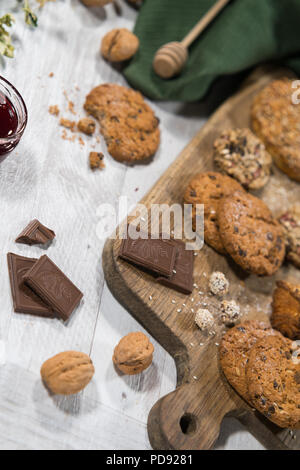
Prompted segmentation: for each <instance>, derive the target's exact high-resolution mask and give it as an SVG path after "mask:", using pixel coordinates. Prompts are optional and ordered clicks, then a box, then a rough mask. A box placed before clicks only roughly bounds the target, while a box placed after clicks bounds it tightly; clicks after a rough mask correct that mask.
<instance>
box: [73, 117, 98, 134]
mask: <svg viewBox="0 0 300 470" xmlns="http://www.w3.org/2000/svg"><path fill="white" fill-rule="evenodd" d="M77 127H78V129H79V130H80V132H83V134H86V135H93V134H94V132H95V130H96V123H95V121H94V120H93V119H90V118H83V119H80V121H78V123H77Z"/></svg>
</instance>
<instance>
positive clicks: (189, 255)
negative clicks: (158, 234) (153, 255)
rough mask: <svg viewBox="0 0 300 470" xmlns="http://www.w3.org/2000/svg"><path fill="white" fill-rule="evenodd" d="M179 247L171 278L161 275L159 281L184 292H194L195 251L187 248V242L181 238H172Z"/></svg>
mask: <svg viewBox="0 0 300 470" xmlns="http://www.w3.org/2000/svg"><path fill="white" fill-rule="evenodd" d="M171 242H172V243H173V244H174V246H175V247H176V249H177V257H176V261H175V268H174V270H173V274H172V276H171V277H170V278H166V277H159V278H158V279H157V282H159V283H160V284H163V285H164V286H166V287H169V288H170V289H174V290H177V291H178V292H181V293H182V294H191V293H192V292H193V272H194V251H193V250H186V248H185V243H184V242H182V241H180V240H174V239H173V240H171Z"/></svg>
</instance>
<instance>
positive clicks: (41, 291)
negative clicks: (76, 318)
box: [24, 255, 83, 321]
mask: <svg viewBox="0 0 300 470" xmlns="http://www.w3.org/2000/svg"><path fill="white" fill-rule="evenodd" d="M24 281H25V283H26V284H27V285H28V286H29V287H30V288H31V289H33V290H34V291H35V292H36V293H37V294H38V295H39V296H40V297H41V298H42V299H43V300H45V302H47V304H48V305H50V306H51V307H52V308H53V310H55V312H57V313H58V315H59V316H60V317H61V318H62V319H63V320H64V321H66V320H68V319H69V318H70V316H71V314H72V312H73V311H74V309H75V308H76V307H77V305H78V304H79V302H80V301H81V299H82V297H83V294H82V292H80V290H79V289H78V288H77V287H76V286H75V285H74V284H73V283H72V282H71V281H70V279H69V278H68V277H67V276H66V275H65V274H64V273H63V272H62V271H61V270H60V269H59V268H58V267H57V266H56V264H54V263H53V261H51V260H50V259H49V258H48V256H46V255H44V256H42V257H41V258H40V259H39V260H38V261H37V262H36V263H35V264H34V266H33V267H32V268H31V269H30V271H28V272H27V273H26V274H25V276H24Z"/></svg>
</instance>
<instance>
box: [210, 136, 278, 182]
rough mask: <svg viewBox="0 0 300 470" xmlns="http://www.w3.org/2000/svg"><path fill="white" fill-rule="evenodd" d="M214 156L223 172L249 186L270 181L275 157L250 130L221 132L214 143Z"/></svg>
mask: <svg viewBox="0 0 300 470" xmlns="http://www.w3.org/2000/svg"><path fill="white" fill-rule="evenodd" d="M214 159H215V163H216V165H217V166H218V168H219V169H220V170H221V171H223V172H224V173H227V174H228V175H229V176H232V178H235V179H236V180H237V181H238V182H239V183H241V184H242V185H243V186H244V187H245V188H246V189H260V188H262V187H263V186H265V185H266V183H267V182H268V180H269V177H270V168H271V164H272V157H271V155H270V154H269V153H268V152H267V151H266V148H265V146H264V144H263V143H262V142H261V141H260V140H259V139H258V138H257V137H256V136H255V135H254V134H253V133H252V132H251V131H250V129H247V128H245V129H230V130H226V131H224V132H222V134H221V136H220V137H219V138H218V139H217V140H216V141H215V143H214Z"/></svg>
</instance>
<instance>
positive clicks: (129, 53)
mask: <svg viewBox="0 0 300 470" xmlns="http://www.w3.org/2000/svg"><path fill="white" fill-rule="evenodd" d="M138 48H139V40H138V38H137V36H136V35H135V34H133V33H132V32H131V31H129V30H128V29H127V28H118V29H112V30H111V31H109V32H108V33H107V34H106V35H105V36H104V37H103V39H102V42H101V54H102V55H103V57H104V58H105V59H106V60H108V61H110V62H121V61H124V60H128V59H131V57H133V56H134V54H135V53H136V52H137V50H138Z"/></svg>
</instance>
